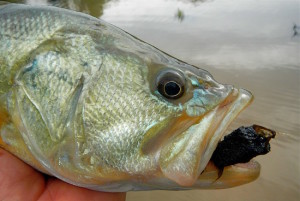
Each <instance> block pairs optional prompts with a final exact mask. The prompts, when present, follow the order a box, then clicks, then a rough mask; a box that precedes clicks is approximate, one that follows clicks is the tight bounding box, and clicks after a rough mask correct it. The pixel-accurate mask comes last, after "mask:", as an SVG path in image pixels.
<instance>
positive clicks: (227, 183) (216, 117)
mask: <svg viewBox="0 0 300 201" xmlns="http://www.w3.org/2000/svg"><path fill="white" fill-rule="evenodd" d="M252 100H253V96H252V94H251V93H250V92H248V91H246V90H244V89H236V88H234V89H233V90H232V92H231V93H230V94H229V95H228V96H227V97H226V98H225V99H224V100H223V101H222V102H221V103H220V104H219V105H218V106H217V107H216V108H214V109H213V110H212V111H210V112H209V113H207V114H206V115H205V117H203V119H201V121H200V122H199V123H197V124H195V125H193V126H191V128H189V129H188V130H187V131H185V132H184V133H183V134H182V135H181V137H178V138H179V139H177V140H176V139H175V140H173V142H170V143H169V144H168V145H167V146H166V148H165V150H162V152H161V156H160V168H161V171H162V173H163V175H164V176H165V177H167V178H169V179H170V180H173V181H174V182H176V183H177V184H179V185H180V186H185V187H191V188H229V187H233V186H237V185H241V184H244V183H248V182H251V181H253V180H255V179H256V178H257V177H258V176H259V172H260V166H259V164H258V163H257V162H254V161H251V163H249V164H244V165H241V164H236V165H231V166H228V167H225V168H224V170H223V171H222V175H221V176H220V171H221V170H219V169H218V168H217V167H215V166H214V165H213V164H212V162H210V159H211V157H212V154H213V152H214V150H215V149H216V147H217V145H218V143H219V142H220V140H221V139H222V138H223V136H224V133H225V131H226V129H227V128H228V126H229V125H230V123H231V122H232V121H233V120H234V119H235V118H236V117H237V116H238V115H239V113H240V112H241V111H243V110H244V109H245V108H246V107H247V106H248V105H249V104H250V103H251V102H252ZM176 151H177V152H176ZM173 152H176V153H175V154H174V153H173ZM170 153H171V154H170Z"/></svg>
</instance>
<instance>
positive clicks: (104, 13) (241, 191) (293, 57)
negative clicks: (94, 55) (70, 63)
mask: <svg viewBox="0 0 300 201" xmlns="http://www.w3.org/2000/svg"><path fill="white" fill-rule="evenodd" d="M15 2H16V1H15ZM17 2H24V3H28V4H48V5H55V6H59V7H65V8H68V9H73V10H77V11H81V12H85V13H89V14H91V15H93V16H95V17H98V18H101V19H104V20H105V21H107V22H109V23H111V24H114V25H116V26H118V27H120V28H122V29H123V30H125V31H127V32H129V33H131V34H133V35H135V36H137V37H138V38H140V39H142V40H144V41H146V42H148V43H150V44H152V45H154V46H156V47H157V48H159V49H161V50H163V51H165V52H168V53H169V54H171V55H173V56H175V57H177V58H179V59H181V60H183V61H186V62H188V63H190V64H193V65H196V66H199V67H201V68H204V69H206V70H208V71H209V72H211V73H212V74H213V75H214V77H215V79H216V80H218V81H219V82H221V83H230V84H234V85H236V86H239V87H243V88H245V89H248V90H250V91H251V92H252V93H253V94H254V96H255V101H254V102H253V104H252V105H251V106H250V107H249V108H248V109H246V110H245V111H244V112H243V113H242V114H241V115H240V116H239V117H238V119H237V120H236V121H235V122H234V123H233V124H232V125H231V127H230V129H233V128H236V127H239V126H240V125H251V124H253V123H256V124H259V125H263V126H266V127H269V128H272V129H274V130H276V131H278V135H277V137H276V139H275V140H273V141H272V142H271V147H272V151H271V153H270V154H268V155H267V156H260V157H257V159H256V160H257V161H259V162H260V164H261V165H262V171H261V176H260V177H259V178H258V179H257V180H256V181H255V182H252V183H250V184H247V185H244V186H241V187H236V188H232V189H225V190H193V191H183V192H170V191H151V192H130V193H128V194H127V200H128V201H137V200H143V201H150V200H151V201H152V200H164V201H168V200H172V201H180V200H189V201H196V200H197V201H201V200H205V201H207V200H231V201H237V200H244V201H245V200H249V201H252V200H260V201H261V200H272V201H276V200H278V201H281V200H291V201H294V200H295V201H296V200H300V137H299V135H300V133H299V131H300V59H299V58H300V43H299V42H300V4H299V1H298V0H260V1H253V0H152V1H149V0H111V1H109V0H100V1H99V0H98V1H97V0H62V1H58V0H57V1H55V0H49V1H45V0H27V1H17Z"/></svg>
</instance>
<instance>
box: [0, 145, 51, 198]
mask: <svg viewBox="0 0 300 201" xmlns="http://www.w3.org/2000/svg"><path fill="white" fill-rule="evenodd" d="M44 188H45V180H44V177H43V175H42V174H41V173H39V172H37V171H36V170H34V169H33V168H32V167H30V166H29V165H27V164H25V163H24V162H22V161H21V160H19V159H18V158H16V157H15V156H13V155H12V154H10V153H8V152H7V151H5V150H3V149H1V148H0V200H24V198H26V200H37V199H38V197H39V196H40V195H41V193H42V192H43V190H44Z"/></svg>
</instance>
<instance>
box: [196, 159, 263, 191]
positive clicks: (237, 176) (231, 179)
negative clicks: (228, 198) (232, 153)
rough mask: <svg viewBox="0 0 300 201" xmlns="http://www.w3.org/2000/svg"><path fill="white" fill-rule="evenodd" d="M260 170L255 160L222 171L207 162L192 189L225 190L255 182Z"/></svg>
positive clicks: (230, 166) (227, 167)
mask: <svg viewBox="0 0 300 201" xmlns="http://www.w3.org/2000/svg"><path fill="white" fill-rule="evenodd" d="M260 169H261V165H260V164H259V163H258V162H257V161H255V160H250V161H249V162H247V163H237V164H234V165H229V166H226V167H224V169H223V170H222V171H221V170H220V169H218V168H217V167H216V166H214V164H213V163H212V162H209V163H208V165H207V167H206V168H205V170H204V171H203V172H202V174H200V175H199V177H198V178H197V181H196V182H195V184H194V185H193V187H192V188H195V189H197V188H203V189H225V188H232V187H236V186H240V185H243V184H247V183H250V182H252V181H254V180H256V179H257V178H258V177H259V175H260Z"/></svg>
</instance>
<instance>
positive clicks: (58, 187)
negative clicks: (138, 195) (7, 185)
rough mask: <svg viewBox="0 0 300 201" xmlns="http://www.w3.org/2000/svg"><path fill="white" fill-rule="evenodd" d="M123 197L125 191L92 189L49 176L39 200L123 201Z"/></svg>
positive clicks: (124, 196)
mask: <svg viewBox="0 0 300 201" xmlns="http://www.w3.org/2000/svg"><path fill="white" fill-rule="evenodd" d="M125 198H126V194H125V193H105V192H98V191H92V190H89V189H85V188H80V187H77V186H73V185H71V184H67V183H65V182H63V181H61V180H58V179H55V178H50V179H49V180H48V182H47V185H46V190H45V192H44V193H43V195H42V196H41V199H40V201H50V200H55V201H86V200H89V201H124V200H125Z"/></svg>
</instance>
